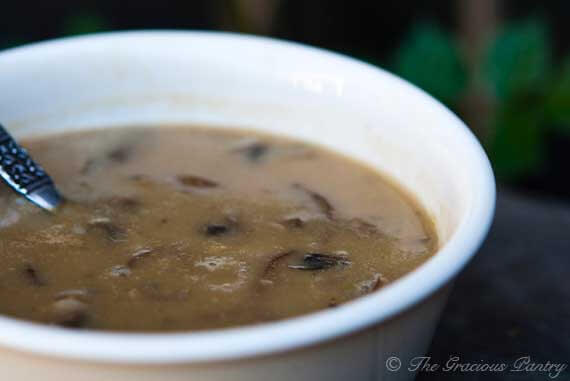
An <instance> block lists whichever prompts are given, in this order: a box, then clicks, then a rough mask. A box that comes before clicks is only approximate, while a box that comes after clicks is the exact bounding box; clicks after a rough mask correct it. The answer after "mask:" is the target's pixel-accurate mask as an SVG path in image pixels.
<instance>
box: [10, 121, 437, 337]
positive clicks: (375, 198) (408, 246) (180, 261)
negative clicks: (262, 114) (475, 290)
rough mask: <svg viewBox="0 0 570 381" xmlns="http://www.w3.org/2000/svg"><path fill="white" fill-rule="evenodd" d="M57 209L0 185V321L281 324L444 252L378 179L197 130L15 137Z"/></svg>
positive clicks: (401, 197)
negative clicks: (58, 196)
mask: <svg viewBox="0 0 570 381" xmlns="http://www.w3.org/2000/svg"><path fill="white" fill-rule="evenodd" d="M23 145H24V146H26V147H27V148H28V150H29V151H30V152H31V154H32V155H33V156H34V158H35V159H36V160H37V161H38V162H40V163H42V165H43V166H44V167H45V168H46V170H47V171H48V173H50V174H51V176H52V178H53V179H54V182H55V183H56V184H57V186H58V188H59V190H60V191H61V193H62V194H63V196H64V197H65V199H66V202H65V203H64V204H63V205H62V206H61V207H60V209H59V210H57V211H56V212H55V213H54V214H49V213H46V212H44V211H42V210H40V209H39V208H37V207H35V206H34V205H32V204H30V203H29V202H27V201H26V200H24V199H23V198H21V197H19V196H17V195H15V194H13V193H12V192H11V191H10V190H9V189H8V188H7V187H6V186H3V185H1V184H0V313H2V314H5V315H10V316H13V317H17V318H22V319H28V320H32V321H36V322H42V323H48V324H56V325H60V326H64V327H73V328H84V329H100V330H121V331H177V330H203V329H212V328H223V327H229V326H237V325H244V324H254V323H259V322H265V321H273V320H279V319H284V318H288V317H292V316H297V315H301V314H306V313H310V312H313V311H318V310H322V309H327V308H335V307H336V306H338V305H341V304H343V303H345V302H347V301H350V300H351V299H354V298H357V297H359V296H362V295H366V294H368V293H371V292H374V291H376V290H378V289H380V288H382V287H383V286H385V285H387V284H388V283H390V282H392V281H394V280H395V279H398V278H399V277H401V276H403V275H404V274H406V273H408V272H410V271H412V270H413V269H415V268H416V267H417V266H419V265H420V264H422V263H423V262H425V261H426V260H427V259H428V258H429V257H430V256H432V255H433V254H434V252H435V250H436V249H437V237H436V234H435V233H434V229H433V227H432V224H431V222H430V220H429V218H428V217H427V216H426V214H425V213H424V211H423V210H422V209H421V208H420V207H419V205H417V204H416V203H415V202H414V201H413V200H411V199H410V198H409V197H407V196H406V194H405V193H404V192H402V191H401V190H400V189H398V188H397V187H394V186H393V185H392V184H391V183H390V182H389V181H387V180H386V179H385V178H384V177H383V176H382V175H381V174H379V173H377V172H376V171H375V170H373V169H371V168H369V167H367V166H365V165H362V164H360V163H357V162H355V161H353V160H351V159H349V158H347V157H344V156H342V155H340V154H337V153H334V152H331V151H329V150H327V149H324V148H321V147H317V146H313V145H311V144H307V143H304V142H301V141H296V140H290V139H285V138H281V137H275V136H270V135H264V134H259V133H256V132H252V131H245V130H236V129H218V128H200V127H156V128H134V127H130V128H111V129H97V130H90V131H82V132H72V133H64V134H57V135H50V136H46V137H40V138H34V139H30V140H27V141H23Z"/></svg>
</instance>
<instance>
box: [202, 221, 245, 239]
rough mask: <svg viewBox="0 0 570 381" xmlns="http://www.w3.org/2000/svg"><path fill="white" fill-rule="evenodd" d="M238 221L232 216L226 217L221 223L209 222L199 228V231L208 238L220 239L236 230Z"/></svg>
mask: <svg viewBox="0 0 570 381" xmlns="http://www.w3.org/2000/svg"><path fill="white" fill-rule="evenodd" d="M237 227H238V220H237V218H236V217H234V216H227V217H225V218H224V219H223V221H222V222H211V223H207V224H205V225H204V226H202V227H201V231H202V232H203V233H204V234H205V235H206V236H208V237H220V236H225V235H228V234H230V233H233V232H235V231H236V230H237Z"/></svg>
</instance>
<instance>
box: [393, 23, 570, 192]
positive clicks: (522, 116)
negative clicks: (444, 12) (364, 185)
mask: <svg viewBox="0 0 570 381" xmlns="http://www.w3.org/2000/svg"><path fill="white" fill-rule="evenodd" d="M549 41H550V39H549V33H548V28H547V25H546V23H544V22H543V21H541V20H527V21H518V22H513V23H510V24H507V25H506V26H505V27H504V28H503V29H501V30H500V31H499V32H498V33H497V34H496V35H495V36H494V37H493V38H492V39H491V41H490V43H489V45H488V46H487V48H486V50H485V54H484V55H483V57H482V60H481V62H479V63H478V67H477V70H475V72H474V73H473V72H472V73H470V74H468V72H467V71H466V70H465V69H464V68H465V67H466V62H465V58H464V57H463V56H462V55H461V54H460V49H459V46H460V45H459V43H458V42H457V41H455V40H454V39H453V38H452V36H451V34H450V33H446V32H444V31H443V30H442V29H441V28H440V27H438V26H437V25H434V24H421V25H419V26H416V27H415V28H413V29H412V30H411V31H410V33H409V35H408V37H407V38H406V39H405V40H404V42H403V43H402V45H401V47H400V48H399V50H398V51H397V52H396V54H395V60H394V67H393V69H394V71H395V72H396V73H398V74H399V75H401V76H402V77H404V78H406V79H408V80H409V81H411V82H413V83H415V84H416V85H418V86H419V87H421V88H423V89H424V90H426V91H427V92H429V93H431V94H432V95H434V96H435V97H436V98H438V99H439V100H441V101H442V102H443V103H445V104H447V105H448V106H450V107H451V108H453V109H454V110H456V111H458V112H459V111H460V110H461V108H460V107H459V106H460V105H461V104H462V102H463V101H464V98H465V97H466V96H467V91H466V89H467V87H466V84H467V83H469V79H470V78H469V75H471V76H477V80H478V81H482V82H483V83H484V84H485V85H486V87H488V88H489V89H491V90H492V91H491V93H490V94H489V98H490V99H489V101H490V102H491V103H492V104H493V112H492V113H490V115H489V116H488V117H489V119H490V120H489V121H487V123H486V125H487V126H488V129H489V131H487V133H486V134H485V135H484V136H480V138H481V139H482V140H483V144H484V146H485V147H486V149H487V152H488V154H489V156H490V158H491V161H492V163H493V167H494V169H495V173H496V175H497V177H498V178H499V179H501V180H504V181H517V180H520V179H523V178H525V177H527V176H532V175H534V174H536V173H537V172H538V171H540V169H541V165H542V164H543V161H544V158H545V151H546V149H547V147H546V138H547V136H550V135H551V134H568V135H570V57H569V58H567V59H566V60H565V61H564V62H563V64H561V65H559V66H555V65H554V64H553V58H552V49H551V46H550V44H549Z"/></svg>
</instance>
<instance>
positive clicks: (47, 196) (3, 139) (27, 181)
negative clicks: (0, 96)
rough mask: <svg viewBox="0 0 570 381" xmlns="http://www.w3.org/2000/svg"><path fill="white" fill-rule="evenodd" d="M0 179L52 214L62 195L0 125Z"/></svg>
mask: <svg viewBox="0 0 570 381" xmlns="http://www.w3.org/2000/svg"><path fill="white" fill-rule="evenodd" d="M0 177H2V179H3V180H4V181H5V182H6V183H7V184H8V185H9V186H11V187H12V189H14V190H15V191H16V192H18V193H20V194H21V195H23V196H25V197H26V198H27V199H28V200H30V201H31V202H33V203H34V204H36V205H37V206H39V207H40V208H42V209H44V210H47V211H50V212H52V211H54V210H55V209H56V208H57V206H58V205H59V204H60V203H61V200H62V198H61V196H60V195H59V192H58V191H57V189H56V188H55V185H54V184H53V181H52V180H51V178H50V177H49V176H48V174H47V173H46V172H45V171H44V169H43V168H42V167H40V166H39V165H37V164H36V163H35V162H34V161H33V160H32V158H31V157H30V155H28V152H27V151H26V150H25V149H24V148H22V147H20V146H19V145H18V143H16V141H15V140H14V138H13V137H12V136H11V135H10V134H9V133H8V131H6V130H5V129H4V127H2V125H0Z"/></svg>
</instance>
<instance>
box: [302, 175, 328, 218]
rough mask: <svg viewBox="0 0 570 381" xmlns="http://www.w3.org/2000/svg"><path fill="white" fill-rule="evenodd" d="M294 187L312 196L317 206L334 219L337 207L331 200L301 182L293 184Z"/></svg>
mask: <svg viewBox="0 0 570 381" xmlns="http://www.w3.org/2000/svg"><path fill="white" fill-rule="evenodd" d="M293 187H294V188H296V189H299V190H302V191H303V192H305V193H306V194H307V195H309V197H311V199H312V200H313V202H314V203H315V204H316V205H317V207H318V208H319V210H320V211H321V212H322V213H323V214H324V215H325V216H326V217H327V218H328V219H330V220H333V219H334V213H335V209H334V207H333V206H332V204H331V203H330V201H329V200H328V199H327V198H326V197H325V196H323V195H322V194H320V193H317V192H315V191H313V190H311V189H309V188H307V187H306V186H304V185H302V184H299V183H295V184H293Z"/></svg>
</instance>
